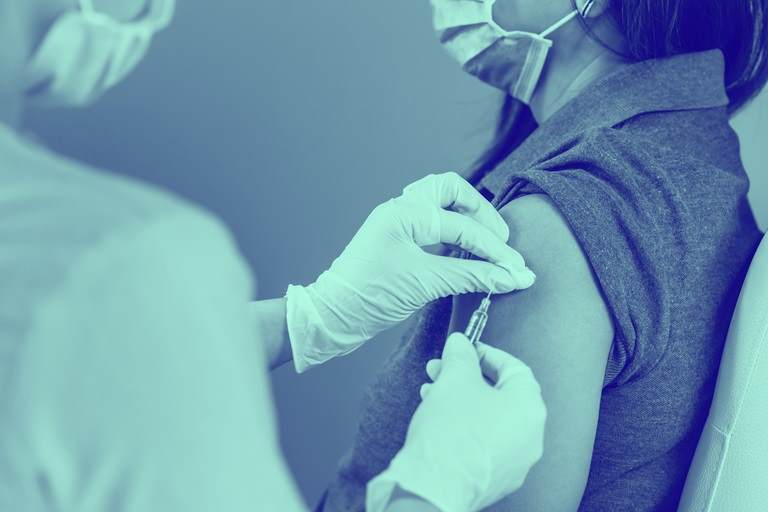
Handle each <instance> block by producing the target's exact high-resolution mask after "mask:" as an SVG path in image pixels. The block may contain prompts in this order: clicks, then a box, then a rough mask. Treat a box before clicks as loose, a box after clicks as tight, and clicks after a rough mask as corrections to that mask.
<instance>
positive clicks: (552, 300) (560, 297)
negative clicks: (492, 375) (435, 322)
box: [452, 195, 613, 511]
mask: <svg viewBox="0 0 768 512" xmlns="http://www.w3.org/2000/svg"><path fill="white" fill-rule="evenodd" d="M501 214H502V216H503V217H504V219H505V220H506V221H507V223H508V225H509V227H510V233H511V234H510V240H509V243H510V245H511V246H512V247H514V248H515V249H517V250H518V251H519V252H520V253H521V254H522V255H523V256H524V257H525V259H526V261H527V262H528V265H529V267H530V268H531V269H532V270H533V271H534V272H535V273H536V275H537V280H536V283H535V284H534V286H533V287H531V288H530V289H528V290H524V291H519V292H515V293H511V294H507V295H503V296H496V297H495V298H494V301H493V304H492V306H491V310H490V315H489V316H490V319H489V323H488V327H487V329H486V332H485V334H484V336H483V338H484V339H483V341H485V342H486V343H490V344H492V345H495V346H498V347H500V348H502V349H504V350H506V351H507V352H510V353H512V354H514V355H515V356H517V357H518V358H520V359H521V360H523V361H524V362H525V363H527V364H528V365H529V366H530V367H531V368H532V369H533V372H534V374H535V375H536V378H537V379H538V380H539V382H540V384H541V387H542V392H543V395H544V400H545V403H546V405H547V409H548V420H547V432H546V438H545V448H544V458H543V459H542V460H541V461H540V462H539V463H538V464H537V465H536V467H534V469H533V470H532V472H531V474H530V476H529V478H528V479H527V480H526V483H525V485H524V486H523V487H522V489H520V491H518V492H517V493H515V494H514V495H513V496H511V497H510V498H509V499H508V500H505V501H504V502H503V505H501V508H500V509H499V510H513V509H514V510H528V511H531V510H575V509H576V508H578V505H579V502H580V500H581V496H582V493H583V490H584V486H585V485H586V481H587V476H588V473H589V465H590V461H591V457H592V447H593V442H594V436H595V431H596V427H597V418H598V414H599V406H600V397H601V394H602V383H603V376H604V372H605V365H606V362H607V358H608V353H609V351H610V347H611V343H612V339H613V324H612V321H611V316H610V313H609V310H608V307H607V306H606V304H605V302H604V300H603V297H602V294H601V291H600V286H599V283H598V282H597V280H596V278H595V276H594V274H593V272H592V269H591V267H590V264H589V258H588V255H587V254H585V253H584V251H583V250H582V248H581V246H580V245H579V243H578V240H577V238H576V236H575V235H574V233H573V231H572V230H571V228H570V226H569V225H568V222H567V220H566V219H565V218H564V217H563V215H562V214H561V212H560V211H559V210H558V209H557V207H556V205H555V204H554V203H552V201H551V200H550V199H549V198H547V197H546V196H543V195H530V196H525V197H522V198H520V199H516V200H514V201H512V202H511V203H509V204H508V205H507V206H506V207H504V208H503V209H502V210H501ZM477 301H478V297H477V296H464V297H459V298H457V299H456V300H455V304H454V306H455V307H454V317H453V322H454V323H453V325H452V328H453V329H454V330H461V329H462V328H463V326H464V325H466V321H467V320H468V317H469V315H470V314H471V312H472V310H473V309H474V308H475V307H476V304H477Z"/></svg>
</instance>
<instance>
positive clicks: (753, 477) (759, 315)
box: [678, 236, 768, 512]
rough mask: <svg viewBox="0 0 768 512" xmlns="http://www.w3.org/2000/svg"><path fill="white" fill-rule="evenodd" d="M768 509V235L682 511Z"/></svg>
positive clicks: (737, 317) (739, 309)
mask: <svg viewBox="0 0 768 512" xmlns="http://www.w3.org/2000/svg"><path fill="white" fill-rule="evenodd" d="M763 510H765V511H768V236H767V237H765V238H764V239H763V242H762V244H761V245H760V247H759V249H758V251H757V253H756V254H755V257H754V259H753V260H752V265H751V266H750V268H749V272H748V274H747V277H746V280H745V281H744V286H743V287H742V289H741V296H740V297H739V302H738V305H737V306H736V310H735V313H734V316H733V320H732V321H731V327H730V331H729V333H728V341H727V342H726V345H725V351H724V353H723V359H722V362H721V364H720V374H719V376H718V378H717V387H716V390H715V396H714V400H713V402H712V407H711V409H710V411H709V418H708V419H707V423H706V426H705V427H704V431H703V433H702V435H701V439H700V441H699V445H698V447H697V449H696V455H695V457H694V460H693V465H692V466H691V469H690V471H689V473H688V479H687V481H686V484H685V490H684V491H683V498H682V501H681V502H680V507H679V509H678V512H719V511H724V512H740V511H749V512H753V511H763Z"/></svg>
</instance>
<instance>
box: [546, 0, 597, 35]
mask: <svg viewBox="0 0 768 512" xmlns="http://www.w3.org/2000/svg"><path fill="white" fill-rule="evenodd" d="M594 6H595V0H587V3H586V4H584V9H582V10H581V11H579V10H578V9H576V10H574V11H573V12H571V13H570V14H568V15H566V16H565V17H564V18H563V19H561V20H560V21H558V22H557V23H555V24H554V25H552V26H551V27H549V28H548V29H547V30H545V31H544V32H542V33H541V34H539V36H540V37H543V38H546V37H547V36H549V35H551V34H552V33H553V32H555V31H557V30H558V29H559V28H560V27H562V26H563V25H565V24H566V23H568V22H569V21H571V20H572V19H574V18H576V17H577V16H581V17H582V18H586V17H587V16H588V15H589V12H590V11H591V10H592V7H594Z"/></svg>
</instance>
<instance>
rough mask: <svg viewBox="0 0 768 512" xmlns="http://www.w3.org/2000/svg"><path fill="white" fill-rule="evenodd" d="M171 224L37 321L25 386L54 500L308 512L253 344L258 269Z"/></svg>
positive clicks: (103, 261)
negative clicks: (252, 286) (252, 296)
mask: <svg viewBox="0 0 768 512" xmlns="http://www.w3.org/2000/svg"><path fill="white" fill-rule="evenodd" d="M172 224H174V225H171V226H159V227H153V228H149V229H148V230H147V231H145V232H143V233H142V234H141V235H140V236H137V237H133V238H132V239H131V240H130V242H125V241H119V242H116V243H113V244H112V246H110V247H108V248H105V249H104V250H103V251H100V252H99V253H98V254H97V255H94V256H93V257H90V258H89V259H88V260H87V261H86V262H84V263H83V264H82V265H81V266H80V267H79V268H78V269H77V270H76V271H75V272H73V275H72V279H71V280H70V283H69V284H68V285H67V286H66V288H65V291H63V292H62V294H61V295H60V296H58V297H56V298H55V299H54V300H52V301H51V302H50V303H48V304H47V305H46V307H45V309H44V310H42V311H41V313H40V318H39V321H38V323H37V325H36V326H35V330H34V334H33V336H32V338H31V339H30V342H29V343H28V345H27V348H28V350H27V351H26V354H25V359H26V361H25V365H24V367H25V371H24V374H23V378H22V387H23V389H26V390H28V391H29V393H30V394H29V398H30V399H29V406H28V408H27V409H26V413H25V416H26V418H25V421H26V422H27V427H28V429H27V433H26V435H27V436H28V437H29V441H28V442H29V444H30V445H31V446H33V449H35V450H36V454H35V456H36V458H37V465H38V467H39V468H40V472H41V477H40V478H41V480H44V481H45V485H44V489H45V492H47V494H48V498H47V499H48V500H49V501H51V502H53V503H56V504H58V505H59V506H61V507H62V508H66V509H77V510H115V511H125V512H127V511H134V510H135V511H138V510H190V511H192V510H201V511H202V510H246V509H250V510H255V509H259V508H260V507H264V508H265V509H272V510H277V509H280V510H283V509H284V510H297V509H299V508H300V505H299V504H300V501H299V500H298V497H297V494H296V493H295V489H294V488H293V484H292V482H291V481H290V478H289V476H288V473H287V471H286V469H285V466H284V465H283V462H282V460H281V459H280V454H279V449H278V448H277V435H276V432H275V420H274V415H273V410H272V405H271V400H270V392H269V383H268V379H267V376H266V362H265V361H264V355H263V351H262V350H261V347H259V345H258V340H254V339H250V336H249V328H248V325H249V323H248V317H247V309H246V306H247V300H248V296H247V295H248V292H247V290H248V286H244V284H243V283H242V282H240V280H241V279H242V280H245V279H247V272H244V271H243V272H241V271H239V270H238V268H239V267H238V265H240V262H239V261H237V258H236V257H235V251H234V249H232V248H230V247H229V246H228V245H227V241H226V240H225V237H221V236H219V235H218V234H217V233H216V232H215V231H216V230H215V229H214V228H212V227H211V226H210V225H206V224H201V223H192V224H189V225H186V224H185V225H179V224H178V223H172ZM105 254H106V255H105ZM270 497H274V499H275V500H283V501H282V502H281V501H275V502H272V503H270V502H269V501H268V500H269V499H270Z"/></svg>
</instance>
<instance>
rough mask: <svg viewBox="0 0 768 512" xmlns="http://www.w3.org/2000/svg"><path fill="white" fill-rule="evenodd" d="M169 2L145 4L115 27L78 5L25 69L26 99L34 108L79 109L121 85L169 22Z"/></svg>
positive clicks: (86, 1)
mask: <svg viewBox="0 0 768 512" xmlns="http://www.w3.org/2000/svg"><path fill="white" fill-rule="evenodd" d="M174 8H175V0H150V5H149V7H148V8H147V9H148V10H147V12H146V13H145V15H144V16H142V17H141V19H139V20H136V21H131V22H121V21H117V20H115V19H114V18H112V17H110V16H108V15H106V14H104V13H101V12H98V11H96V10H95V9H94V7H93V3H92V0H79V9H77V10H71V11H68V12H66V13H64V14H63V15H62V16H61V17H60V18H59V19H57V20H56V21H55V22H54V24H53V25H52V27H51V28H50V30H49V31H48V33H47V34H46V35H45V37H44V38H43V41H42V42H41V44H40V46H39V48H38V49H37V50H36V52H35V53H34V55H33V56H32V59H31V60H30V62H29V63H28V65H27V69H26V74H25V86H26V92H27V96H28V97H29V98H30V99H31V100H32V101H34V102H35V103H41V104H44V105H58V106H80V105H86V104H88V103H91V102H93V101H95V100H97V99H98V98H100V97H101V96H102V95H103V94H104V93H105V92H106V91H107V90H109V89H110V88H112V87H114V86H115V85H116V84H118V83H119V82H120V81H122V80H123V79H124V78H125V77H126V76H128V74H130V72H131V71H133V69H134V68H135V67H136V65H137V64H138V63H139V62H140V61H141V59H142V58H143V57H144V56H145V55H146V53H147V50H148V49H149V44H150V42H151V40H152V36H154V35H155V34H156V33H157V32H158V31H160V30H162V29H163V28H165V27H166V26H168V24H169V23H170V21H171V18H172V17H173V11H174Z"/></svg>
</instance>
